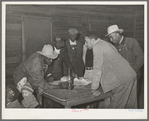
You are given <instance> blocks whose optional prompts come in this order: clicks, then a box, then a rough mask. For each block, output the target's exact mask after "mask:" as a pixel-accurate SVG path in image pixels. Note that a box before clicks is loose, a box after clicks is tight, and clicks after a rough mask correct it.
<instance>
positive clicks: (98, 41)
mask: <svg viewBox="0 0 149 121" xmlns="http://www.w3.org/2000/svg"><path fill="white" fill-rule="evenodd" d="M100 40H101V39H100V38H98V39H97V40H96V41H95V42H94V46H95V45H96V44H97V43H98V42H99V41H100Z"/></svg>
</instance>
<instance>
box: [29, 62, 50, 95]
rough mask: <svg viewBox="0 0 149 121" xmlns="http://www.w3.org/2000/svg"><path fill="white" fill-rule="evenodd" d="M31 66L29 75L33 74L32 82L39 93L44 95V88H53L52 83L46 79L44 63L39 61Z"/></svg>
mask: <svg viewBox="0 0 149 121" xmlns="http://www.w3.org/2000/svg"><path fill="white" fill-rule="evenodd" d="M31 66H32V67H31V68H30V67H29V68H28V72H29V75H30V76H31V81H30V83H31V84H32V85H33V86H34V87H35V88H36V89H37V91H39V94H41V95H42V93H43V90H44V89H52V85H50V83H48V82H46V81H45V79H44V70H43V66H44V64H43V63H40V62H37V63H34V64H32V65H31Z"/></svg>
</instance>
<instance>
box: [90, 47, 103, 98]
mask: <svg viewBox="0 0 149 121" xmlns="http://www.w3.org/2000/svg"><path fill="white" fill-rule="evenodd" d="M93 52H94V60H93V73H92V85H91V89H92V92H93V94H94V95H95V96H99V95H100V94H101V93H100V92H99V91H97V89H98V87H99V83H100V81H101V73H102V70H101V68H102V65H103V49H102V47H99V46H96V45H95V47H94V48H93Z"/></svg>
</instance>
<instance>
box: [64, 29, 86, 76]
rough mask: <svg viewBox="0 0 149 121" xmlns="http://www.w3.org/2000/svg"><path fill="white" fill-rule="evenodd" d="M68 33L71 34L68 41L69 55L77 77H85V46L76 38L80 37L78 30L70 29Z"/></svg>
mask: <svg viewBox="0 0 149 121" xmlns="http://www.w3.org/2000/svg"><path fill="white" fill-rule="evenodd" d="M68 32H69V39H68V40H66V47H67V50H68V55H69V58H70V61H71V63H72V65H73V68H74V71H75V72H76V74H77V76H78V77H83V75H84V63H83V59H82V57H83V45H82V43H81V42H79V41H77V40H76V37H77V35H78V30H77V29H74V28H70V29H69V30H68Z"/></svg>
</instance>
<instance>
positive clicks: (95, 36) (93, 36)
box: [84, 31, 99, 40]
mask: <svg viewBox="0 0 149 121" xmlns="http://www.w3.org/2000/svg"><path fill="white" fill-rule="evenodd" d="M84 37H88V38H90V39H95V40H97V39H98V38H99V36H98V34H97V33H96V32H93V31H87V32H86V33H85V35H84Z"/></svg>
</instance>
